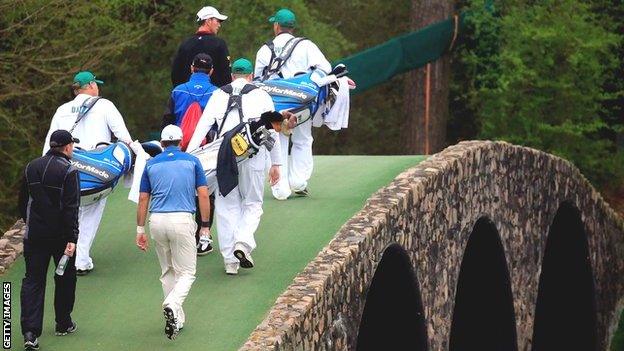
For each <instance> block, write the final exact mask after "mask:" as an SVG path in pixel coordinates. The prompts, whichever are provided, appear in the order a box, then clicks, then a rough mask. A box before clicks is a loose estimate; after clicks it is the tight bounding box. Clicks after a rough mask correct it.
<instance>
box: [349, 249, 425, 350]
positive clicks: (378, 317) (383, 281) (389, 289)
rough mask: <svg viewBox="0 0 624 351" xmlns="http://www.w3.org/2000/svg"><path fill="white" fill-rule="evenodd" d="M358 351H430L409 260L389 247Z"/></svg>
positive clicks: (366, 310)
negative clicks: (428, 350)
mask: <svg viewBox="0 0 624 351" xmlns="http://www.w3.org/2000/svg"><path fill="white" fill-rule="evenodd" d="M356 349H357V350H358V351H368V350H413V351H426V350H427V331H426V329H425V320H424V313H423V307H422V299H421V297H420V288H419V286H418V280H417V278H416V275H415V274H414V271H413V269H412V263H411V261H410V258H409V256H408V254H407V252H406V251H405V249H404V248H403V247H401V245H399V244H396V243H394V244H390V245H389V246H388V247H387V248H386V249H385V250H384V252H383V256H382V258H381V261H380V262H379V265H378V266H377V269H376V270H375V274H374V276H373V279H372V282H371V285H370V288H369V290H368V292H367V297H366V305H365V306H364V312H363V313H362V319H361V321H360V327H359V331H358V337H357V348H356Z"/></svg>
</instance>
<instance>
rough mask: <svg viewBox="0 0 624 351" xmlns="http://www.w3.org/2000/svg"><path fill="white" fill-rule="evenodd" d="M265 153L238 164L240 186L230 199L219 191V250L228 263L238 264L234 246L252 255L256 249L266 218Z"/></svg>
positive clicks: (231, 193) (217, 196) (217, 202)
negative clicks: (264, 198) (264, 211)
mask: <svg viewBox="0 0 624 351" xmlns="http://www.w3.org/2000/svg"><path fill="white" fill-rule="evenodd" d="M265 152H266V151H265V150H264V149H262V150H260V152H259V153H258V154H257V155H256V156H254V157H253V158H251V159H249V160H247V161H245V162H241V163H239V164H238V186H237V187H235V188H234V189H232V191H230V193H229V194H227V196H221V194H220V193H219V192H218V191H217V194H216V197H215V217H216V219H217V234H218V238H219V250H220V251H221V255H222V256H223V262H225V263H238V259H237V258H236V257H234V245H235V244H236V243H238V242H241V243H243V244H244V245H245V246H246V247H247V249H248V250H249V252H251V251H253V250H254V249H255V248H256V240H255V239H254V232H255V231H256V229H258V225H259V224H260V217H261V216H262V201H263V200H262V197H263V196H264V181H265V179H266V169H265V165H266V154H265Z"/></svg>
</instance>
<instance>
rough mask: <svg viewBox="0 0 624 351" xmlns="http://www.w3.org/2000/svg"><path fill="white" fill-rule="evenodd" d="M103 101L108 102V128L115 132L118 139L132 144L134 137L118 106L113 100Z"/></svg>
mask: <svg viewBox="0 0 624 351" xmlns="http://www.w3.org/2000/svg"><path fill="white" fill-rule="evenodd" d="M103 102H105V103H107V105H105V106H104V107H105V108H106V122H107V124H108V128H109V129H110V130H111V132H113V135H115V136H116V137H117V139H119V140H121V141H123V142H124V143H126V144H130V143H131V142H132V137H131V136H130V132H128V128H126V123H125V122H124V119H123V117H121V113H119V111H118V110H117V107H115V105H114V104H113V103H112V102H111V101H108V100H106V101H103ZM98 103H99V101H98Z"/></svg>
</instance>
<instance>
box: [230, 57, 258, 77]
mask: <svg viewBox="0 0 624 351" xmlns="http://www.w3.org/2000/svg"><path fill="white" fill-rule="evenodd" d="M251 72H253V65H252V64H251V62H250V61H249V60H248V59H246V58H239V59H238V60H236V61H234V63H233V64H232V73H234V74H251Z"/></svg>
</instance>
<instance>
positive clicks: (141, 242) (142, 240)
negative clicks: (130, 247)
mask: <svg viewBox="0 0 624 351" xmlns="http://www.w3.org/2000/svg"><path fill="white" fill-rule="evenodd" d="M136 245H137V246H138V247H139V249H141V250H142V251H147V247H148V246H149V244H148V242H147V235H146V234H145V233H137V235H136Z"/></svg>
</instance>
